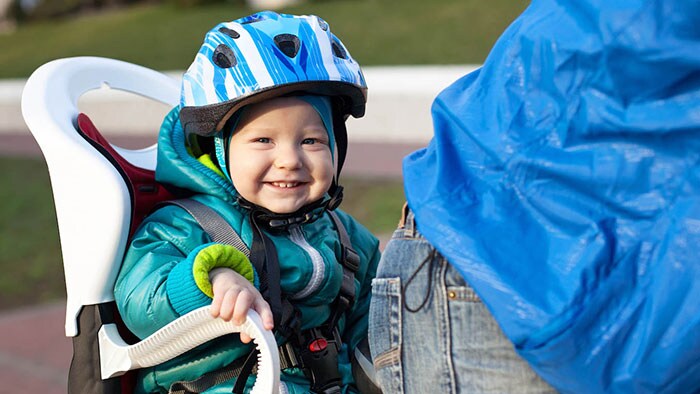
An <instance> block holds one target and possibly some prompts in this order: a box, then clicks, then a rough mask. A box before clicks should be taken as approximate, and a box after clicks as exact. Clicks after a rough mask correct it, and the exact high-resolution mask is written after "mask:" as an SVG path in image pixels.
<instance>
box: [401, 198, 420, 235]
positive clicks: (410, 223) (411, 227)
mask: <svg viewBox="0 0 700 394" xmlns="http://www.w3.org/2000/svg"><path fill="white" fill-rule="evenodd" d="M403 218H404V228H405V230H404V231H405V233H406V235H407V236H408V237H411V238H415V237H416V236H417V234H418V231H417V230H416V219H415V216H414V215H413V211H411V209H410V208H409V207H408V205H406V209H405V210H404V216H403Z"/></svg>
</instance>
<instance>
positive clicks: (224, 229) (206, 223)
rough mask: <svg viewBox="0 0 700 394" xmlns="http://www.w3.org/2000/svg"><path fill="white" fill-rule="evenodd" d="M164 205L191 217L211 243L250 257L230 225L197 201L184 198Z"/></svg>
mask: <svg viewBox="0 0 700 394" xmlns="http://www.w3.org/2000/svg"><path fill="white" fill-rule="evenodd" d="M165 204H172V205H177V206H178V207H180V208H182V209H184V210H185V211H187V213H189V214H190V215H192V217H193V218H194V220H196V221H197V223H199V225H200V226H201V227H202V229H204V231H205V232H206V233H207V234H208V235H209V237H210V238H211V239H212V241H214V242H217V243H221V244H226V245H231V246H233V247H235V248H236V249H238V250H240V251H241V252H243V253H244V254H245V255H246V256H250V249H248V247H247V246H246V244H245V243H243V240H242V239H241V237H240V235H238V233H237V232H236V231H234V230H233V228H232V227H231V225H230V224H229V223H228V222H227V221H226V220H225V219H224V218H223V217H222V216H221V215H220V214H219V213H218V212H216V211H215V210H214V209H212V208H210V207H208V206H206V205H204V204H202V203H201V202H199V201H197V200H193V199H190V198H185V199H181V200H172V201H167V202H165Z"/></svg>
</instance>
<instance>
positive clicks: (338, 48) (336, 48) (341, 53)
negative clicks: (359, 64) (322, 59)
mask: <svg viewBox="0 0 700 394" xmlns="http://www.w3.org/2000/svg"><path fill="white" fill-rule="evenodd" d="M331 47H332V48H333V54H334V55H335V56H336V57H339V58H341V59H347V58H348V54H347V52H345V48H343V46H342V45H340V44H338V42H337V41H335V40H333V43H332V44H331Z"/></svg>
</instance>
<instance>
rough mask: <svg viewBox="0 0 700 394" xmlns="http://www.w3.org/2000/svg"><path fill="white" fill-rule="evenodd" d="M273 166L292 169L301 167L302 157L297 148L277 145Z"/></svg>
mask: <svg viewBox="0 0 700 394" xmlns="http://www.w3.org/2000/svg"><path fill="white" fill-rule="evenodd" d="M275 167H277V168H284V169H292V170H293V169H298V168H301V167H302V157H301V152H300V151H299V148H297V147H292V146H282V147H279V148H278V154H277V157H276V158H275Z"/></svg>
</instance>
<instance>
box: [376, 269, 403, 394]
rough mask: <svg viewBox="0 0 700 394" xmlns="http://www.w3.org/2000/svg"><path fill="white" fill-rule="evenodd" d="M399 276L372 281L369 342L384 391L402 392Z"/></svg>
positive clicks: (378, 377)
mask: <svg viewBox="0 0 700 394" xmlns="http://www.w3.org/2000/svg"><path fill="white" fill-rule="evenodd" d="M401 302H402V301H401V279H400V278H375V279H374V280H372V303H371V305H370V308H369V344H370V349H371V353H372V362H373V363H374V367H375V369H376V371H377V379H379V382H380V384H381V386H382V389H383V391H384V392H386V393H403V391H404V390H403V371H402V368H401V330H402V327H401Z"/></svg>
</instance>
